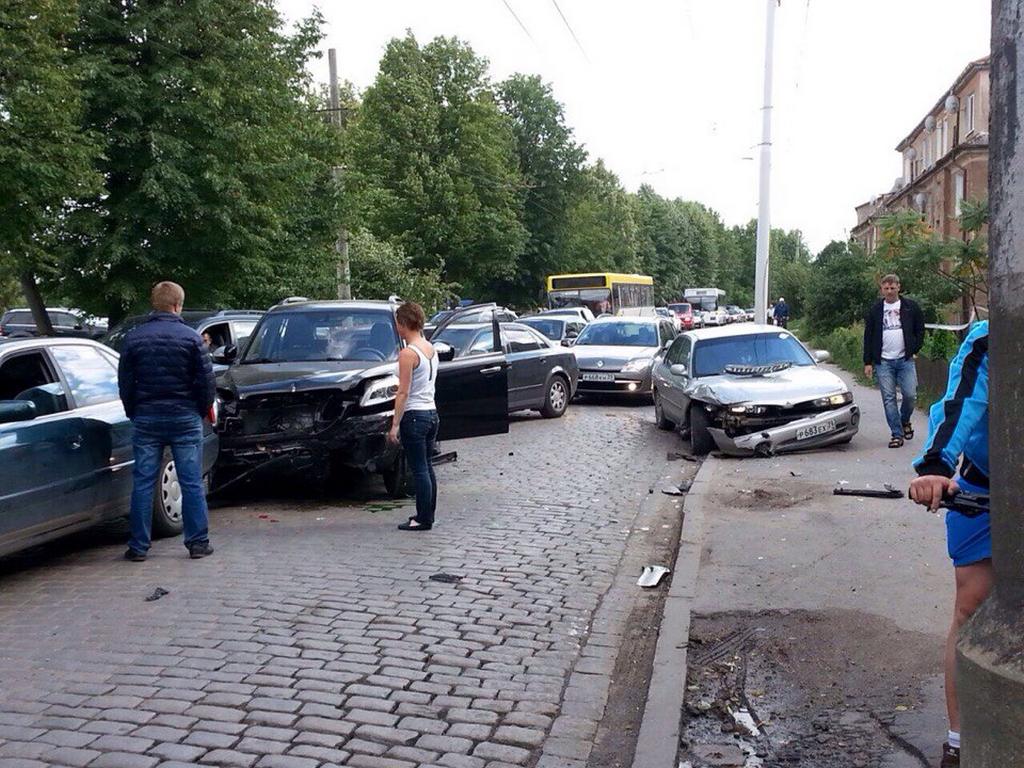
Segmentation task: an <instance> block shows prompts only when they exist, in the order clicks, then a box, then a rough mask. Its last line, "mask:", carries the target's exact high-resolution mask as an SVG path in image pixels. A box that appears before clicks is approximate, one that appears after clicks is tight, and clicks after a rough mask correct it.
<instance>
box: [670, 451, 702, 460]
mask: <svg viewBox="0 0 1024 768" xmlns="http://www.w3.org/2000/svg"><path fill="white" fill-rule="evenodd" d="M665 458H666V459H668V460H669V461H679V459H682V460H683V461H693V462H696V461H697V457H696V456H691V455H690V454H689V453H680V452H679V451H669V452H668V455H667V456H666V457H665Z"/></svg>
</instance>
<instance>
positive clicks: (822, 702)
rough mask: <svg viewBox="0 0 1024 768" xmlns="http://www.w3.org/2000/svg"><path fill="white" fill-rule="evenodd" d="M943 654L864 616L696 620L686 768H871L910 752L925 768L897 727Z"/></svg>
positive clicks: (929, 641)
mask: <svg viewBox="0 0 1024 768" xmlns="http://www.w3.org/2000/svg"><path fill="white" fill-rule="evenodd" d="M940 655H941V647H940V646H939V643H938V641H936V639H935V638H933V637H931V636H927V635H921V634H918V633H915V632H908V631H906V630H902V629H900V628H899V627H897V626H896V625H895V624H893V623H891V622H888V621H886V620H883V619H880V618H878V617H875V616H870V615H867V614H863V613H859V612H856V611H838V610H835V611H824V612H808V611H790V612H766V613H757V614H750V613H738V614H716V615H713V616H701V617H695V618H694V621H693V625H692V628H691V633H690V644H689V669H688V674H687V691H686V706H685V710H684V712H683V731H682V733H683V737H682V743H681V745H680V746H681V751H680V760H681V764H683V765H686V763H687V762H689V763H690V765H691V766H693V768H704V767H705V766H712V765H718V766H721V765H733V766H746V768H754V766H758V767H761V766H763V768H774V767H775V766H793V765H800V766H814V768H851V767H852V768H866V767H867V766H876V765H879V761H880V759H881V758H882V757H883V756H885V755H891V754H893V753H895V752H903V753H905V755H906V756H907V757H909V758H910V759H911V760H914V761H916V762H917V763H919V764H920V765H922V766H924V767H925V768H927V766H928V765H929V764H930V763H929V762H928V760H927V759H926V757H925V756H924V755H922V754H921V753H920V752H919V751H918V750H917V749H915V748H914V747H912V746H910V745H908V744H906V742H904V741H903V740H902V739H900V738H899V737H898V736H897V735H895V734H894V732H893V730H892V728H891V725H892V723H893V721H894V720H895V718H896V716H897V714H898V713H900V712H903V711H906V710H908V709H913V708H916V707H918V706H919V705H920V703H921V702H920V700H919V696H920V694H919V690H918V681H920V680H922V679H924V678H925V677H927V676H928V675H931V674H934V673H935V671H936V666H937V664H938V660H939V658H940ZM737 712H739V713H744V712H745V713H747V714H749V717H750V719H749V720H747V721H746V722H747V724H748V726H749V725H752V726H754V728H755V731H756V732H751V731H750V730H748V728H747V727H745V726H744V725H743V724H742V723H738V722H737V717H736V715H735V714H734V713H737ZM740 719H741V720H742V719H743V715H742V714H741V715H740ZM727 748H728V749H727ZM737 755H739V757H737ZM723 760H725V761H724V762H723Z"/></svg>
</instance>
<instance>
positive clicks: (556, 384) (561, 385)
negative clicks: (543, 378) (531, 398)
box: [540, 375, 569, 419]
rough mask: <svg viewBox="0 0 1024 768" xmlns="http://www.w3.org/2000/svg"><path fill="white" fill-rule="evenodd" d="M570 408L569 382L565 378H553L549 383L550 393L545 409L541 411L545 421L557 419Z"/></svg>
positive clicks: (546, 398) (545, 399)
mask: <svg viewBox="0 0 1024 768" xmlns="http://www.w3.org/2000/svg"><path fill="white" fill-rule="evenodd" d="M568 407H569V382H568V381H567V380H566V378H565V377H564V376H557V375H556V376H552V377H551V381H549V382H548V393H547V396H546V397H545V398H544V407H543V408H541V409H540V413H541V416H543V417H544V418H545V419H557V418H558V417H559V416H561V415H562V414H563V413H565V409H566V408H568Z"/></svg>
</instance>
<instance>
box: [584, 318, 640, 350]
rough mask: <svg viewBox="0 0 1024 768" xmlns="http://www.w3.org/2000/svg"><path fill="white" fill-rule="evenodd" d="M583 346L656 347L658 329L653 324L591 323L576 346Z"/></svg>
mask: <svg viewBox="0 0 1024 768" xmlns="http://www.w3.org/2000/svg"><path fill="white" fill-rule="evenodd" d="M581 345H582V346H587V345H594V346H598V345H600V346H609V347H656V346H658V328H657V326H655V325H654V324H652V323H628V322H627V323H591V324H590V325H588V326H587V327H586V328H584V329H583V332H582V333H580V335H579V338H578V339H576V346H581Z"/></svg>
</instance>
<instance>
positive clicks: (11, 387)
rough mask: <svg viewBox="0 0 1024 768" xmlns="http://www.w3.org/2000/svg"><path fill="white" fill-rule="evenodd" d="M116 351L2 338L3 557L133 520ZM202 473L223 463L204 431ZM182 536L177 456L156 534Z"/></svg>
mask: <svg viewBox="0 0 1024 768" xmlns="http://www.w3.org/2000/svg"><path fill="white" fill-rule="evenodd" d="M117 360H118V357H117V353H116V352H114V351H113V350H112V349H110V348H109V347H106V346H104V345H102V344H98V343H96V342H94V341H90V340H87V339H60V338H33V339H16V340H15V339H12V340H4V339H0V555H4V554H8V553H10V552H14V551H16V550H19V549H24V548H25V547H29V546H33V545H35V544H39V543H41V542H43V541H46V540H47V539H52V538H56V537H58V536H63V535H64V534H66V533H71V532H72V531H75V530H78V529H81V528H85V527H87V526H90V525H93V524H94V523H97V522H100V521H102V520H109V519H112V518H117V517H124V516H126V515H127V514H128V506H129V497H130V496H131V490H132V464H133V460H132V444H131V430H132V425H131V422H130V421H128V419H127V417H126V416H125V415H124V409H123V408H122V407H121V401H120V399H119V398H118V392H117ZM205 429H206V441H205V444H204V450H203V473H204V475H207V474H208V473H209V472H210V470H211V469H212V467H213V464H214V461H215V460H216V458H217V437H216V435H215V434H214V432H213V430H212V429H211V428H210V427H209V425H206V427H205ZM180 531H181V491H180V488H179V486H178V479H177V474H176V472H175V471H174V462H173V461H171V457H170V454H169V453H168V454H167V455H166V456H165V457H164V464H163V466H162V468H161V471H160V477H159V479H158V481H157V488H156V493H155V494H154V498H153V533H154V535H156V536H169V535H174V534H177V533H180Z"/></svg>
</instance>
